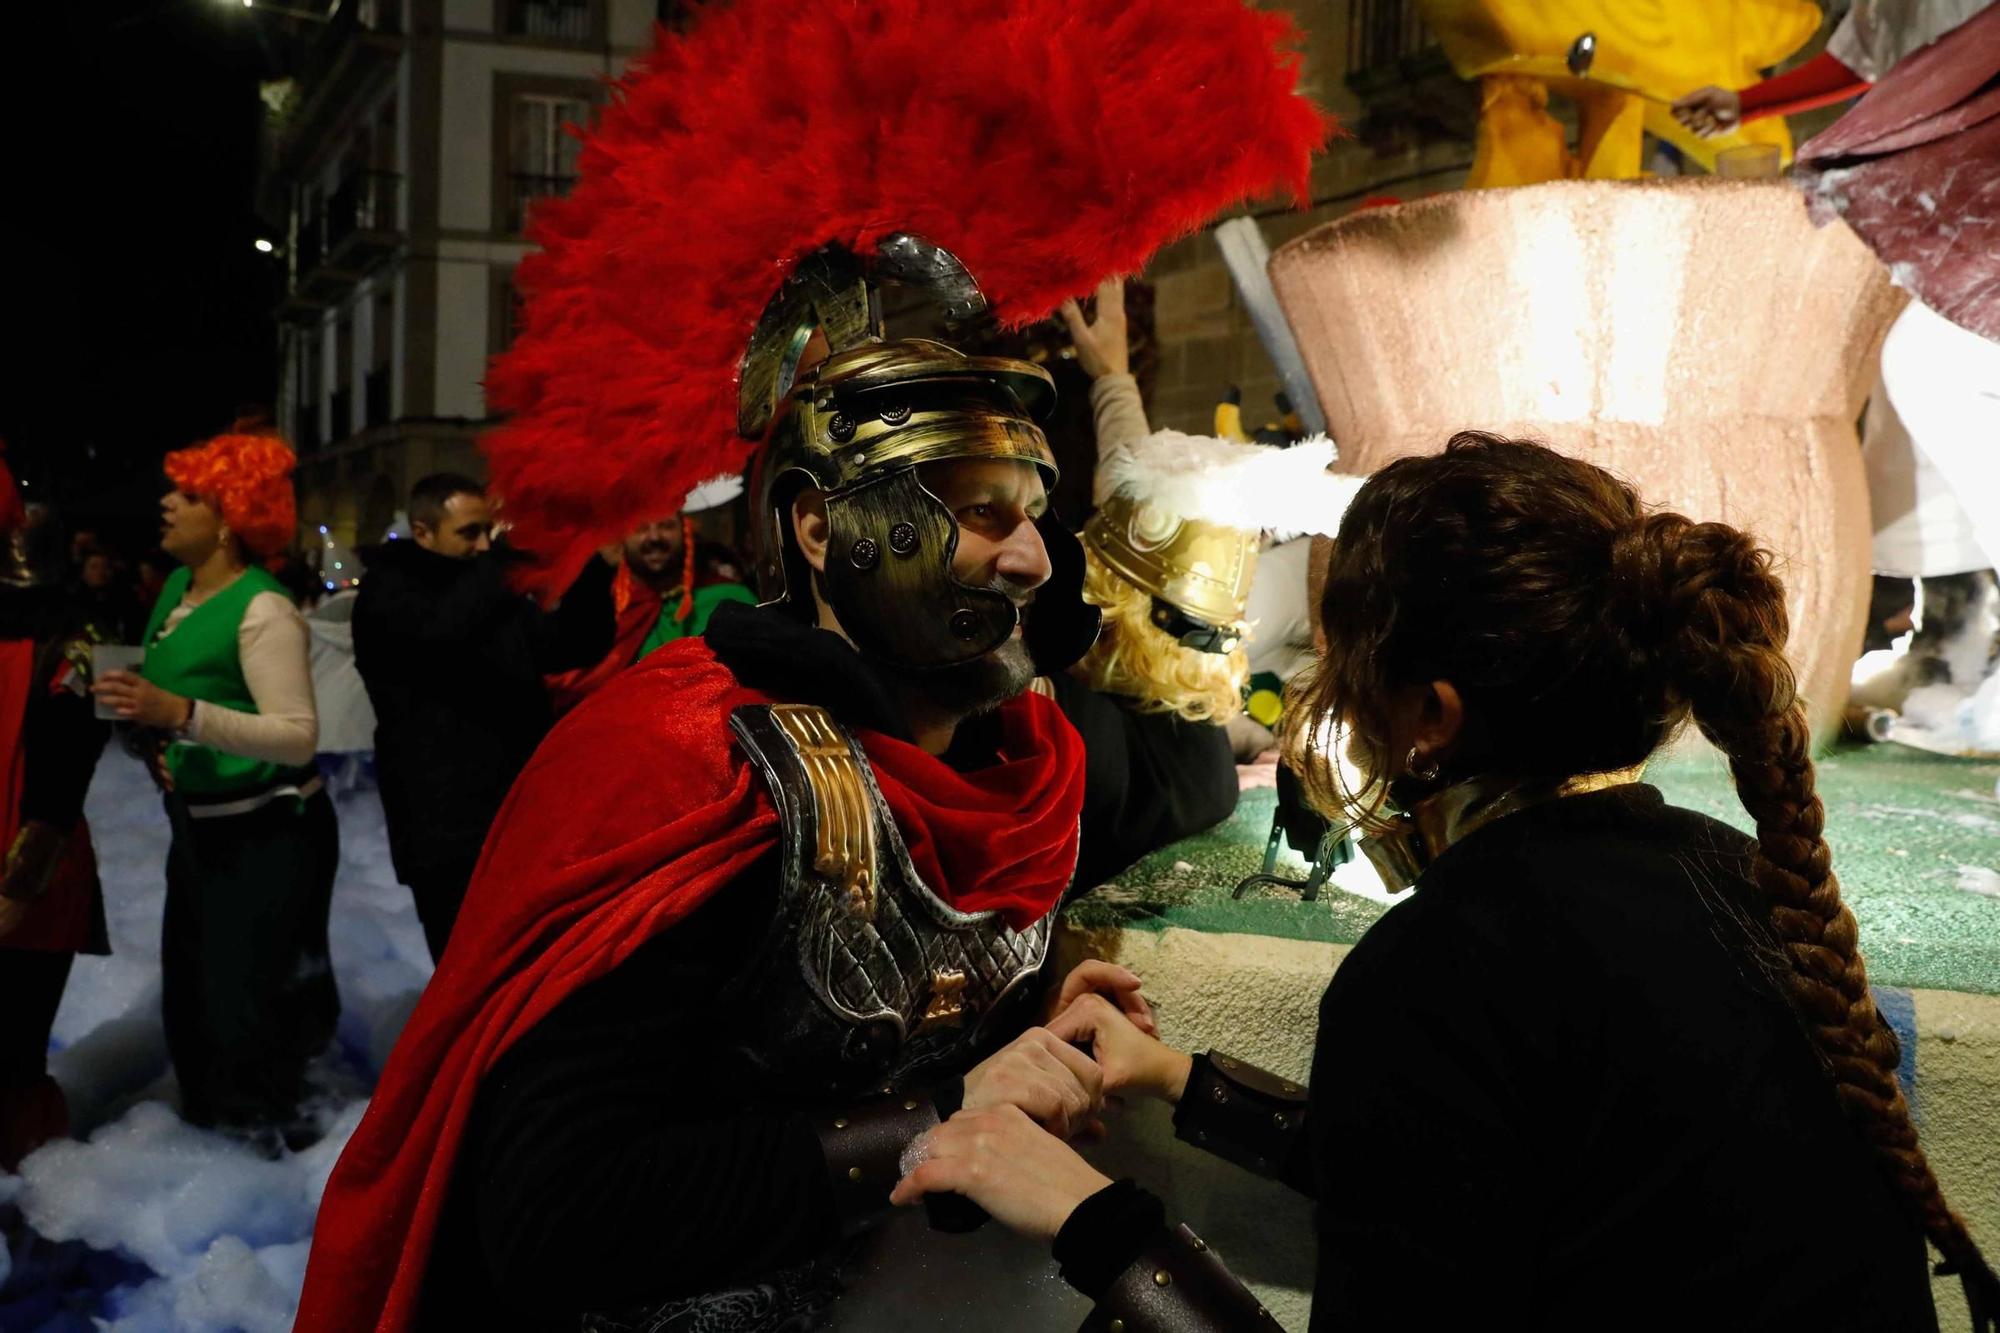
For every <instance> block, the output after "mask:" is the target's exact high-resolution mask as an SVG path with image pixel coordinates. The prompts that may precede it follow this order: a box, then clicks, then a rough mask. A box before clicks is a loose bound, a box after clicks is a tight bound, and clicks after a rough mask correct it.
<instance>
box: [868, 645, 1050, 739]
mask: <svg viewBox="0 0 2000 1333" xmlns="http://www.w3.org/2000/svg"><path fill="white" fill-rule="evenodd" d="M897 674H898V675H900V676H902V678H903V680H904V681H905V682H907V683H908V685H909V687H910V688H911V689H912V690H914V691H915V692H917V693H919V694H921V695H923V697H924V698H926V699H928V700H929V701H930V702H931V704H932V705H933V706H935V707H936V708H937V709H938V710H939V711H941V712H944V713H948V714H950V715H951V716H953V717H958V718H968V717H978V716H979V715H980V714H981V713H990V712H992V711H993V710H994V709H996V708H998V707H999V706H1000V705H1001V704H1004V703H1006V702H1007V701H1008V700H1009V699H1011V698H1013V697H1014V696H1015V695H1017V694H1019V693H1020V692H1021V691H1023V690H1025V689H1027V688H1028V686H1029V685H1030V684H1032V683H1033V682H1034V679H1035V660H1034V658H1032V657H1030V656H1029V655H1028V645H1027V641H1026V640H1025V639H1023V638H1022V637H1021V636H1020V635H1018V634H1017V635H1014V636H1012V637H1010V638H1009V639H1008V640H1007V641H1006V642H1005V643H1002V644H1001V645H1000V646H999V647H998V648H995V649H994V650H993V651H992V652H990V653H988V654H986V655H985V656H984V657H975V658H973V659H972V660H971V661H970V662H960V663H958V664H957V665H956V666H948V667H938V668H936V669H935V670H931V671H911V672H907V673H902V672H899V673H897Z"/></svg>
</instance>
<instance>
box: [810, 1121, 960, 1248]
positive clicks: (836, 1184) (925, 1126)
mask: <svg viewBox="0 0 2000 1333" xmlns="http://www.w3.org/2000/svg"><path fill="white" fill-rule="evenodd" d="M937 1123H938V1113H937V1104H936V1102H935V1101H933V1100H932V1098H931V1094H930V1093H929V1092H909V1093H898V1092H885V1093H884V1094H883V1095H882V1096H879V1097H873V1098H870V1099H869V1100H867V1101H865V1102H860V1103H857V1104H856V1105H853V1106H849V1107H846V1108H844V1109H841V1110H836V1111H832V1112H827V1113H823V1114H820V1115H815V1116H814V1117H813V1129H814V1131H815V1132H817V1133H818V1135H819V1144H820V1150H821V1151H822V1152H824V1153H825V1154H826V1169H827V1178H828V1179H829V1180H830V1181H832V1183H833V1200H834V1209H835V1211H836V1212H837V1213H838V1214H839V1216H840V1217H841V1218H842V1219H843V1220H845V1219H847V1218H852V1217H858V1216H860V1215H862V1214H864V1213H869V1212H873V1211H875V1210H876V1209H879V1208H884V1207H887V1206H888V1203H889V1191H890V1190H892V1189H894V1188H895V1187H896V1182H897V1181H898V1180H901V1179H902V1178H903V1150H904V1149H905V1148H907V1147H908V1146H909V1145H910V1143H911V1142H912V1141H913V1140H915V1139H916V1137H917V1136H918V1135H920V1134H923V1133H926V1132H928V1131H929V1130H931V1129H933V1128H935V1127H936V1126H937Z"/></svg>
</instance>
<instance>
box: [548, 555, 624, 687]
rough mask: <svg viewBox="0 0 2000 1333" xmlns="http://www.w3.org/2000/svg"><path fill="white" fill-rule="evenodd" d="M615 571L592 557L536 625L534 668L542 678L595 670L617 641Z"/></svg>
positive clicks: (616, 572) (616, 573)
mask: <svg viewBox="0 0 2000 1333" xmlns="http://www.w3.org/2000/svg"><path fill="white" fill-rule="evenodd" d="M617 575H618V571H617V569H616V568H615V567H613V566H611V565H607V564H605V563H604V561H602V560H600V559H598V558H596V557H592V558H591V559H590V560H589V561H588V562H586V563H585V565H584V567H583V570H582V572H581V573H579V574H578V575H577V576H576V580H575V582H573V583H571V584H570V585H569V588H568V590H567V591H565V592H564V593H563V595H562V600H561V601H560V602H558V603H556V607H555V609H554V610H553V611H549V612H545V613H544V614H543V615H542V616H541V617H540V619H539V620H538V622H537V624H536V632H535V665H536V667H537V668H538V669H539V670H541V671H542V672H543V673H544V674H547V673H552V672H557V671H574V670H576V669H578V668H580V667H589V666H596V665H597V664H598V663H599V662H601V661H603V660H604V657H605V654H607V653H609V652H610V651H611V644H612V642H613V640H615V639H616V638H617V637H618V612H617V607H616V605H615V604H614V603H613V601H612V597H611V584H612V581H613V580H614V579H615V578H616V577H617Z"/></svg>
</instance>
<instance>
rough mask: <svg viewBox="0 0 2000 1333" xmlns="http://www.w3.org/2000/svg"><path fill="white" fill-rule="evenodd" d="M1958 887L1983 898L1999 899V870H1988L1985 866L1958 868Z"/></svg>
mask: <svg viewBox="0 0 2000 1333" xmlns="http://www.w3.org/2000/svg"><path fill="white" fill-rule="evenodd" d="M1958 887H1959V888H1961V889H1964V890H1965V891H1966V892H1967V893H1976V894H1979V895H1980V896H1981V897H1983V898H2000V870H1988V869H1987V868H1986V867H1985V866H1960V867H1959V868H1958Z"/></svg>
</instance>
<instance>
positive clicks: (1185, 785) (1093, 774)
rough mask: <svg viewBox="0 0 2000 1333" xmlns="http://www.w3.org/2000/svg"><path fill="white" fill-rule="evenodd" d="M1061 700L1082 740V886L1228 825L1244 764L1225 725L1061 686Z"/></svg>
mask: <svg viewBox="0 0 2000 1333" xmlns="http://www.w3.org/2000/svg"><path fill="white" fill-rule="evenodd" d="M1051 684H1053V685H1054V687H1055V696H1056V702H1057V703H1058V704H1060V705H1061V706H1062V710H1063V713H1064V714H1065V715H1066V716H1067V717H1068V718H1069V720H1070V725H1072V726H1074V727H1075V728H1076V729H1077V732H1078V733H1079V734H1080V735H1081V736H1082V737H1083V748H1084V755H1085V764H1086V772H1087V774H1088V777H1087V780H1086V783H1085V786H1084V798H1083V799H1084V804H1083V848H1082V851H1081V852H1080V853H1079V856H1078V861H1077V870H1076V888H1077V890H1078V891H1084V890H1089V889H1094V888H1096V887H1097V886H1098V885H1099V884H1102V883H1104V882H1105V881H1106V880H1108V879H1109V878H1110V877H1111V876H1113V875H1115V874H1117V873H1118V872H1119V871H1121V870H1123V869H1125V867H1127V866H1129V865H1131V864H1132V863H1133V862H1134V861H1136V860H1138V859H1139V858H1140V857H1142V856H1144V855H1146V854H1147V853H1148V852H1153V851H1157V850H1158V849H1160V848H1162V847H1164V846H1166V845H1167V844H1168V843H1172V842H1178V841H1180V839H1182V838H1185V837H1187V836H1188V835H1190V834H1193V833H1199V832H1200V831H1201V830H1203V829H1205V828H1209V827H1211V826H1213V825H1215V824H1218V823H1220V822H1221V821H1223V820H1225V819H1227V818H1228V817H1229V816H1230V814H1231V812H1233V811H1234V810H1235V809H1236V790H1237V788H1236V757H1235V755H1234V754H1233V753H1232V752H1231V751H1230V748H1229V736H1228V733H1227V732H1225V731H1224V730H1223V729H1222V728H1221V727H1218V726H1211V725H1209V724H1206V723H1198V722H1187V721H1183V720H1182V719H1180V718H1178V717H1175V716H1174V715H1173V714H1171V713H1145V712H1141V711H1140V710H1139V708H1138V706H1137V703H1136V701H1133V700H1129V699H1124V698H1121V697H1118V696H1116V695H1110V694H1103V693H1100V692H1099V691H1097V690H1093V689H1091V688H1090V687H1089V686H1088V685H1085V684H1084V683H1083V682H1081V681H1078V680H1075V679H1073V678H1071V677H1069V676H1057V677H1054V678H1052V680H1051Z"/></svg>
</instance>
